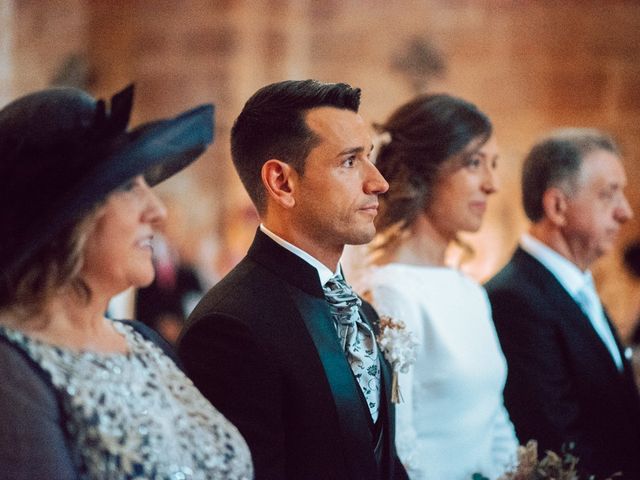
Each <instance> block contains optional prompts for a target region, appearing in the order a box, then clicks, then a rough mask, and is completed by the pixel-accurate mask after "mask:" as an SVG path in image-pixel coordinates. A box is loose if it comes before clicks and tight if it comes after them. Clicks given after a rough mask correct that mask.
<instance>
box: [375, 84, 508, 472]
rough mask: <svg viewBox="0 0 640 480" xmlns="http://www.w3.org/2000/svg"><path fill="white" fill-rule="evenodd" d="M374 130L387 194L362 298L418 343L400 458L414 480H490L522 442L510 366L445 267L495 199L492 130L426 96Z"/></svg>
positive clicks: (482, 307) (479, 297)
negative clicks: (510, 396) (512, 414)
mask: <svg viewBox="0 0 640 480" xmlns="http://www.w3.org/2000/svg"><path fill="white" fill-rule="evenodd" d="M381 129H382V130H383V131H384V132H388V135H386V134H385V136H386V137H387V139H388V143H386V144H385V145H383V146H382V147H381V149H380V152H379V154H378V159H377V167H378V168H379V169H380V171H381V172H382V174H383V175H384V177H385V178H386V179H387V181H388V182H389V185H390V188H389V192H388V193H387V194H386V195H383V196H381V197H380V213H379V215H378V217H377V218H376V224H377V225H376V226H377V229H378V236H377V237H376V239H375V240H374V242H373V243H372V245H371V253H372V263H373V266H372V268H371V269H370V270H368V271H367V275H365V276H364V279H365V280H364V285H363V286H362V290H363V292H365V295H367V296H368V297H369V298H370V299H371V300H372V301H373V304H374V306H375V307H376V309H377V310H378V312H379V313H380V314H381V315H389V316H391V317H393V318H394V319H396V320H401V321H403V322H405V324H406V325H407V327H408V328H409V329H411V330H412V331H413V332H414V334H415V338H416V340H417V341H418V342H419V344H420V346H419V347H418V356H417V361H416V363H415V364H414V366H413V367H412V368H411V369H410V372H409V373H408V374H401V375H400V387H401V392H402V395H403V397H404V402H403V403H400V404H398V405H397V434H396V439H397V440H396V444H397V447H398V453H399V455H400V458H401V460H402V461H403V463H404V464H405V466H406V467H407V469H408V471H409V475H410V477H411V478H412V479H420V480H423V479H433V480H444V479H446V480H462V479H470V478H471V476H472V474H473V473H476V472H478V473H482V474H483V475H484V476H486V477H488V478H490V479H495V478H497V477H499V476H500V475H501V474H502V473H504V472H505V470H507V469H508V468H509V467H510V466H512V465H513V462H514V461H515V453H516V449H517V445H518V443H517V440H516V437H515V433H514V429H513V425H512V423H511V421H510V420H509V417H508V414H507V411H506V409H505V408H504V405H503V397H502V390H503V387H504V382H505V379H506V362H505V359H504V357H503V355H502V352H501V350H500V345H499V343H498V339H497V337H496V333H495V330H494V327H493V322H492V320H491V311H490V306H489V302H488V299H487V295H486V293H485V291H484V289H483V288H482V287H481V286H480V285H478V284H477V283H476V282H475V281H473V280H472V279H470V278H469V277H467V276H466V275H465V274H464V273H462V272H460V271H459V270H456V269H453V268H449V267H447V266H445V250H446V249H447V247H448V246H449V244H450V243H451V242H454V241H456V240H457V236H458V233H459V232H461V231H465V232H475V231H477V230H478V229H479V228H480V225H481V223H482V217H483V215H484V212H485V209H486V207H487V199H488V197H489V196H490V195H491V194H493V193H494V192H495V191H496V183H495V177H494V175H495V168H496V162H497V157H498V154H497V146H496V143H495V140H494V138H493V136H492V126H491V123H490V121H489V119H488V118H487V117H486V116H485V115H484V114H483V113H482V112H480V111H479V110H478V109H477V108H476V107H475V106H474V105H472V104H470V103H468V102H466V101H464V100H461V99H458V98H455V97H451V96H448V95H426V96H421V97H418V98H416V99H414V100H413V101H411V102H409V103H407V104H405V105H403V106H402V107H400V108H399V109H397V110H396V111H395V112H394V113H393V114H392V115H391V117H390V118H389V120H388V121H387V122H386V124H384V125H382V126H381ZM389 136H390V139H389Z"/></svg>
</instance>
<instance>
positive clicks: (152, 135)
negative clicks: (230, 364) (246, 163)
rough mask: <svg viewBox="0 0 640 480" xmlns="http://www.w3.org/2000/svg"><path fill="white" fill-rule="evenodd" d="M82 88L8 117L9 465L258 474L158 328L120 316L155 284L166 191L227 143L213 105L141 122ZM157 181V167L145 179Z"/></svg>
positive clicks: (4, 335)
mask: <svg viewBox="0 0 640 480" xmlns="http://www.w3.org/2000/svg"><path fill="white" fill-rule="evenodd" d="M132 101H133V87H132V86H130V87H128V88H126V89H124V90H123V91H121V92H120V93H118V94H116V95H115V96H114V97H113V98H112V100H111V104H110V108H108V106H107V105H106V104H105V102H104V101H102V100H100V101H96V100H95V99H94V98H93V97H91V96H89V95H88V94H86V93H84V92H83V91H81V90H78V89H70V88H63V89H50V90H44V91H39V92H36V93H33V94H31V95H27V96H25V97H22V98H20V99H18V100H16V101H15V102H12V103H10V104H9V105H8V106H7V107H5V108H4V109H3V110H1V111H0V177H1V178H2V179H3V187H2V189H1V190H0V224H1V225H2V227H3V232H6V233H5V235H3V239H2V243H1V244H0V262H1V264H0V376H1V377H2V383H1V384H0V417H1V418H0V471H2V475H3V476H6V477H7V478H12V479H27V478H28V479H32V478H47V479H71V478H200V479H205V478H234V479H250V478H252V466H251V457H250V453H249V451H248V448H247V445H246V443H245V442H244V440H243V439H242V437H241V436H240V434H239V432H238V431H237V430H236V429H235V427H234V426H233V425H231V424H230V423H229V422H228V421H227V420H226V419H225V418H224V417H223V416H222V415H221V414H220V413H219V412H218V411H217V410H216V409H215V408H214V407H213V406H211V404H210V403H209V402H208V401H207V400H205V398H204V397H203V396H202V395H201V394H200V392H199V391H198V390H197V389H196V388H195V387H194V386H193V384H192V383H191V381H190V380H189V379H187V378H186V377H185V375H184V374H183V373H182V371H181V370H180V369H179V368H178V367H177V366H176V363H174V360H173V357H172V356H171V352H170V350H169V348H168V347H167V345H166V344H165V343H164V342H162V341H161V339H160V338H159V337H158V336H157V335H154V334H153V331H151V330H150V329H148V328H145V327H144V325H142V324H140V323H137V322H127V321H113V320H109V319H107V318H105V315H104V312H105V311H106V309H107V304H108V302H109V299H110V298H111V297H112V296H113V295H115V294H117V293H118V292H120V291H122V290H125V289H127V288H129V287H132V286H134V287H139V286H143V285H147V284H149V283H150V282H151V281H152V279H153V276H154V271H153V265H152V261H151V241H152V238H153V231H154V229H155V228H156V227H157V225H158V224H160V223H161V222H162V221H163V220H164V218H165V216H166V210H165V208H164V206H163V205H162V203H161V202H160V201H159V199H158V198H157V196H156V195H155V194H154V193H153V192H152V191H151V189H150V185H155V184H156V183H158V182H160V181H161V180H163V179H165V178H167V177H169V176H170V175H172V174H174V173H176V172H177V171H179V170H181V169H182V168H184V167H185V166H186V165H188V164H190V163H191V162H193V161H194V160H195V159H196V158H197V157H198V156H199V155H200V154H201V153H202V152H203V151H204V150H205V148H206V147H207V145H208V144H209V143H210V142H211V141H212V136H213V124H212V114H213V110H212V107H211V105H202V106H200V107H198V108H196V109H193V110H190V111H188V112H185V113H184V114H182V115H180V116H178V117H176V118H175V119H171V120H162V121H157V122H152V123H147V124H144V125H142V126H140V127H138V128H136V129H134V130H132V131H130V132H127V131H126V128H127V124H128V121H129V117H130V113H131V107H132ZM143 175H144V176H143Z"/></svg>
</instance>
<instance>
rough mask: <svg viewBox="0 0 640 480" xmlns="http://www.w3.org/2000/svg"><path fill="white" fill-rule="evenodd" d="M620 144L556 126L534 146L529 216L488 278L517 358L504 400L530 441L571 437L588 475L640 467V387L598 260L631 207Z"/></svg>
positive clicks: (628, 474) (500, 325)
mask: <svg viewBox="0 0 640 480" xmlns="http://www.w3.org/2000/svg"><path fill="white" fill-rule="evenodd" d="M626 185H627V176H626V172H625V170H624V167H623V165H622V161H621V158H620V153H619V151H618V148H617V146H616V144H615V142H614V141H613V139H611V138H610V137H609V136H608V135H606V134H604V133H602V132H600V131H598V130H593V129H585V128H567V129H562V130H557V131H554V132H553V133H551V134H549V135H548V136H546V137H545V138H543V139H542V140H540V141H539V142H538V143H536V144H535V145H534V146H533V148H532V149H531V150H530V151H529V153H528V154H527V156H526V158H525V161H524V165H523V170H522V203H523V206H524V211H525V213H526V214H527V217H528V218H529V220H530V221H531V226H530V228H529V231H528V232H527V233H525V234H523V235H522V237H521V239H520V244H519V246H518V248H516V250H515V252H514V254H513V256H512V257H511V260H510V261H509V263H507V265H506V266H505V267H504V268H503V269H502V270H501V271H500V272H498V274H497V275H496V276H495V277H493V278H492V279H491V280H490V281H489V282H487V284H486V288H487V292H488V294H489V298H490V300H491V305H492V307H493V318H494V320H495V325H496V330H497V332H498V336H499V338H500V343H501V345H502V349H503V351H504V354H505V357H506V359H507V363H508V366H509V374H508V377H507V384H506V387H505V393H504V395H505V403H506V405H507V409H508V410H509V414H510V415H511V418H512V420H513V423H514V425H515V428H516V433H517V435H518V438H519V439H520V441H521V442H522V443H525V442H527V441H528V440H529V439H535V440H537V441H538V446H539V452H544V451H545V450H553V451H555V452H560V451H561V450H562V449H563V446H564V447H565V448H566V447H570V446H571V444H573V445H575V449H574V450H573V452H572V453H573V454H574V455H575V456H577V457H578V458H579V459H580V461H579V463H578V469H579V470H580V474H581V477H582V476H585V477H587V476H588V475H595V476H596V477H597V478H605V477H607V476H609V475H612V474H614V473H616V472H618V471H622V473H623V474H624V477H623V478H629V479H631V478H633V479H637V478H640V457H639V456H638V451H640V398H639V397H638V392H637V389H636V386H635V384H634V378H633V369H632V367H631V365H630V363H629V361H628V359H627V358H626V356H625V354H624V350H623V347H622V344H621V343H620V341H619V339H618V336H617V332H616V329H615V328H614V327H613V325H612V324H611V322H610V321H609V318H608V315H607V313H606V311H605V310H604V309H603V305H602V303H601V301H600V298H599V296H598V292H597V291H596V288H595V285H594V283H593V278H592V275H591V271H590V267H591V266H592V265H593V264H594V262H595V261H596V260H598V259H599V258H600V257H602V256H603V255H604V254H605V253H607V252H609V251H610V250H611V249H613V247H614V244H615V241H616V238H617V237H618V234H619V232H620V229H621V227H622V225H623V224H624V223H626V222H627V221H628V220H630V219H631V217H632V216H633V213H632V210H631V207H630V206H629V203H628V201H627V198H626V196H625V193H624V189H625V187H626Z"/></svg>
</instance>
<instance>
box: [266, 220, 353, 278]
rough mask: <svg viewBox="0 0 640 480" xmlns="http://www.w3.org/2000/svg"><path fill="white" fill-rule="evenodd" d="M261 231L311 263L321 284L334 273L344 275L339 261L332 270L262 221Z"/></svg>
mask: <svg viewBox="0 0 640 480" xmlns="http://www.w3.org/2000/svg"><path fill="white" fill-rule="evenodd" d="M260 231H261V232H262V233H264V234H265V235H266V236H268V237H269V238H270V239H271V240H273V241H274V242H276V243H277V244H278V245H280V246H281V247H282V248H285V249H287V250H289V251H290V252H291V253H293V254H294V255H297V256H298V257H300V258H301V259H302V260H304V261H305V262H307V263H308V264H309V265H311V266H312V267H313V268H315V269H316V270H317V271H318V276H319V277H320V284H321V285H322V286H324V284H325V283H327V282H328V281H329V280H330V279H331V278H332V277H333V276H334V275H341V276H342V267H341V265H340V262H338V266H337V267H336V271H335V272H332V271H331V270H329V268H327V266H326V265H325V264H324V263H322V262H321V261H320V260H318V259H317V258H315V257H312V256H311V255H309V254H308V253H307V252H305V251H304V250H302V249H300V248H298V247H296V246H295V245H293V244H292V243H289V242H287V241H286V240H285V239H284V238H281V237H279V236H278V235H276V234H275V233H273V232H272V231H271V230H269V229H268V228H267V227H265V226H264V225H263V224H262V223H261V224H260Z"/></svg>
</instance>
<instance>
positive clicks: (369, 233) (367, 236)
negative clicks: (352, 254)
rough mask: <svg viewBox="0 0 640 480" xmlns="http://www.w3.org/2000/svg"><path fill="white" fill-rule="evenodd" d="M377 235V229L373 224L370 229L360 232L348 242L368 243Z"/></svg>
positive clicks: (356, 243) (348, 243)
mask: <svg viewBox="0 0 640 480" xmlns="http://www.w3.org/2000/svg"><path fill="white" fill-rule="evenodd" d="M375 235H376V229H375V227H374V226H373V225H372V226H371V229H370V230H366V231H364V230H363V231H362V232H358V233H356V234H354V235H352V236H351V238H349V241H348V242H347V243H346V244H347V245H366V244H367V243H369V242H370V241H371V240H373V237H375Z"/></svg>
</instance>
